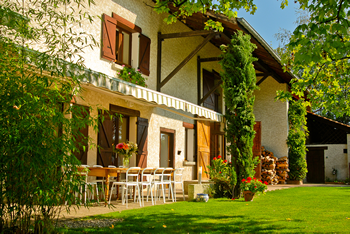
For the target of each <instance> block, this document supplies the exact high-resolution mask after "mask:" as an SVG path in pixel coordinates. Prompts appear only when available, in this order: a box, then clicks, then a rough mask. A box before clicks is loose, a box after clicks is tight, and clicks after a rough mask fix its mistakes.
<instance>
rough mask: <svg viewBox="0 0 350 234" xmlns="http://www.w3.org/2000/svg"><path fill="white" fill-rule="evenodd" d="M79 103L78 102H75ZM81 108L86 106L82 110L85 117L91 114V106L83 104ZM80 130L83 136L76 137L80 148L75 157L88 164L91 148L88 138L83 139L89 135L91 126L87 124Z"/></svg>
mask: <svg viewBox="0 0 350 234" xmlns="http://www.w3.org/2000/svg"><path fill="white" fill-rule="evenodd" d="M74 105H77V104H74ZM81 108H84V109H85V111H84V110H81V115H82V117H83V118H85V117H86V116H87V115H89V107H87V106H81ZM79 132H80V133H81V134H82V136H78V137H77V139H76V143H77V148H78V149H79V151H78V152H74V155H75V157H76V158H77V159H78V160H79V161H80V162H81V163H82V164H87V152H88V149H89V146H88V142H87V141H86V140H84V141H83V138H85V139H86V138H87V137H88V136H89V126H88V125H86V126H85V127H84V128H81V129H79ZM84 147H85V150H84Z"/></svg>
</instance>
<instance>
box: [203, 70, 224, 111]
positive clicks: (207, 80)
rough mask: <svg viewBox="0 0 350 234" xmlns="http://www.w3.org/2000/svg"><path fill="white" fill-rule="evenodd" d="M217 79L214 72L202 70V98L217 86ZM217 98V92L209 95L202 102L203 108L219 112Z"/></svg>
mask: <svg viewBox="0 0 350 234" xmlns="http://www.w3.org/2000/svg"><path fill="white" fill-rule="evenodd" d="M217 82H218V79H217V78H216V76H215V73H214V72H209V71H207V70H203V96H205V95H206V94H207V93H209V92H210V91H211V89H212V88H213V87H214V86H215V85H216V84H217ZM219 96H220V94H219V93H218V91H217V90H216V91H214V92H213V93H211V94H210V95H209V96H208V97H207V98H206V99H205V100H204V102H203V106H204V107H207V108H209V109H212V110H214V111H216V112H219V111H220V108H219Z"/></svg>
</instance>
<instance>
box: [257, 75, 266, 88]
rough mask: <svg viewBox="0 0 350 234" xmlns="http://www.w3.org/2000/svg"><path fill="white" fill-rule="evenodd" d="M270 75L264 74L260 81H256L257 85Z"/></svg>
mask: <svg viewBox="0 0 350 234" xmlns="http://www.w3.org/2000/svg"><path fill="white" fill-rule="evenodd" d="M267 77H268V76H267V75H266V76H264V77H263V78H261V79H260V80H259V81H258V82H256V85H257V86H259V85H260V84H261V83H262V82H263V81H264V80H266V78H267Z"/></svg>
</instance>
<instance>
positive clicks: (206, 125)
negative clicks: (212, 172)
mask: <svg viewBox="0 0 350 234" xmlns="http://www.w3.org/2000/svg"><path fill="white" fill-rule="evenodd" d="M197 144H198V154H197V155H198V156H197V176H198V171H199V170H198V168H199V167H200V166H201V167H202V179H209V170H208V168H207V166H209V165H210V122H209V121H197ZM205 172H208V173H205Z"/></svg>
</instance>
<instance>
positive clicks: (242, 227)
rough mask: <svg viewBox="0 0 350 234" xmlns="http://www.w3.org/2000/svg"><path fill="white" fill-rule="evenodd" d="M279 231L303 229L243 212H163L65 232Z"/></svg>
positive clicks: (298, 230)
mask: <svg viewBox="0 0 350 234" xmlns="http://www.w3.org/2000/svg"><path fill="white" fill-rule="evenodd" d="M97 217H98V216H97ZM99 218H102V217H101V216H100V217H99ZM104 218H106V217H104ZM208 221H210V223H208ZM294 221H297V220H294ZM298 221H299V222H300V221H301V220H298ZM282 230H283V232H299V233H300V232H301V231H302V230H301V229H299V228H297V227H286V226H283V225H277V224H274V223H272V222H271V221H269V220H264V221H262V220H260V221H259V220H251V219H250V218H249V216H242V215H224V216H219V217H213V216H211V215H210V214H202V215H179V214H176V213H172V214H169V213H168V214H166V213H164V214H149V215H147V214H142V216H128V217H126V218H125V220H124V221H123V222H120V223H115V224H114V227H113V228H111V227H109V228H100V229H97V228H96V229H76V230H73V229H70V230H69V232H68V233H237V232H244V233H258V232H265V233H272V232H277V233H279V232H281V231H282Z"/></svg>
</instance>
